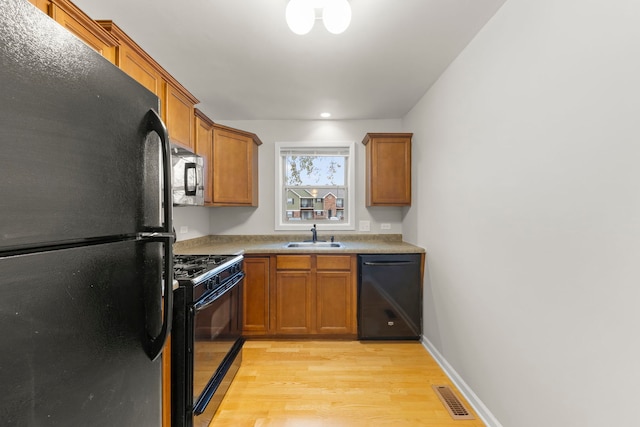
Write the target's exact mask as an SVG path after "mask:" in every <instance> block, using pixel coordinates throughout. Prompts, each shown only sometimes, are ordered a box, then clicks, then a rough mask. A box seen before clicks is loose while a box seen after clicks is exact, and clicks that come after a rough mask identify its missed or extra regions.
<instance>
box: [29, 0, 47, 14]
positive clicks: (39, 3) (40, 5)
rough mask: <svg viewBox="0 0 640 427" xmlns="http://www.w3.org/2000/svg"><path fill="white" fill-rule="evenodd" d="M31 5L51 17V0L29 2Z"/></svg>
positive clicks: (30, 0)
mask: <svg viewBox="0 0 640 427" xmlns="http://www.w3.org/2000/svg"><path fill="white" fill-rule="evenodd" d="M29 3H31V4H32V5H34V6H35V7H37V8H38V9H40V10H41V11H43V12H44V13H46V14H47V15H49V5H50V4H51V1H50V0H29Z"/></svg>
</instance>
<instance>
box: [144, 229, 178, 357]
mask: <svg viewBox="0 0 640 427" xmlns="http://www.w3.org/2000/svg"><path fill="white" fill-rule="evenodd" d="M145 237H146V240H147V241H148V242H162V243H163V246H164V257H163V258H164V275H165V279H164V280H163V287H162V289H160V288H159V287H158V288H157V289H158V294H157V296H154V297H157V298H161V297H162V296H164V298H163V306H162V328H161V329H160V333H159V334H158V336H157V337H151V336H149V335H148V333H147V334H146V339H145V342H144V350H145V352H146V353H147V356H149V359H151V360H156V359H157V358H158V356H160V354H161V353H162V349H163V348H164V345H165V343H166V341H167V338H168V337H169V334H170V333H171V319H172V318H173V289H174V282H175V280H174V279H173V250H172V245H173V236H171V235H167V234H159V233H150V235H147V236H145ZM146 329H147V330H148V329H149V328H146Z"/></svg>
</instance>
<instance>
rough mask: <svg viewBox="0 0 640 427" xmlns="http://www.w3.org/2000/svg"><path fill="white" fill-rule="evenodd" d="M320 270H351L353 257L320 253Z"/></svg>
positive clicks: (318, 260) (318, 263)
mask: <svg viewBox="0 0 640 427" xmlns="http://www.w3.org/2000/svg"><path fill="white" fill-rule="evenodd" d="M316 262H317V268H318V270H350V269H351V257H350V256H349V255H318V257H317V259H316Z"/></svg>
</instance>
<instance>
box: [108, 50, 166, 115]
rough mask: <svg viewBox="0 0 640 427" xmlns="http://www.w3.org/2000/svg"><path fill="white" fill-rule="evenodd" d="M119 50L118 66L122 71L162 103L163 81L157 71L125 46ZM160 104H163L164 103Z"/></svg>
mask: <svg viewBox="0 0 640 427" xmlns="http://www.w3.org/2000/svg"><path fill="white" fill-rule="evenodd" d="M119 49H120V55H119V61H118V66H119V67H120V68H121V69H122V71H124V72H125V73H127V74H128V75H129V76H131V77H132V78H133V79H134V80H135V81H137V82H138V83H140V84H141V85H142V86H144V87H146V88H147V89H149V90H150V91H151V92H153V93H154V94H155V95H156V96H158V97H159V98H161V101H164V99H163V98H164V80H163V79H162V76H161V75H160V73H159V72H158V70H156V69H155V68H154V67H153V65H152V64H151V63H149V62H148V61H147V60H146V58H144V57H143V56H141V55H140V54H138V53H137V52H136V51H135V50H134V49H132V48H131V47H129V46H127V45H126V44H121V45H120V48H119ZM162 103H163V104H164V102H162ZM162 108H164V105H163V106H162Z"/></svg>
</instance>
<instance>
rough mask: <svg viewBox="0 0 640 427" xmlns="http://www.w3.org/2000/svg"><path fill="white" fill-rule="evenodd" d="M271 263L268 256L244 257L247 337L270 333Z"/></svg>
mask: <svg viewBox="0 0 640 427" xmlns="http://www.w3.org/2000/svg"><path fill="white" fill-rule="evenodd" d="M269 261H270V260H269V257H268V256H248V255H245V257H244V272H245V274H246V276H245V278H244V285H243V294H242V325H243V333H244V334H245V335H267V334H268V333H269V290H270V288H269V283H270V282H271V280H270V269H269V264H270V262H269Z"/></svg>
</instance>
